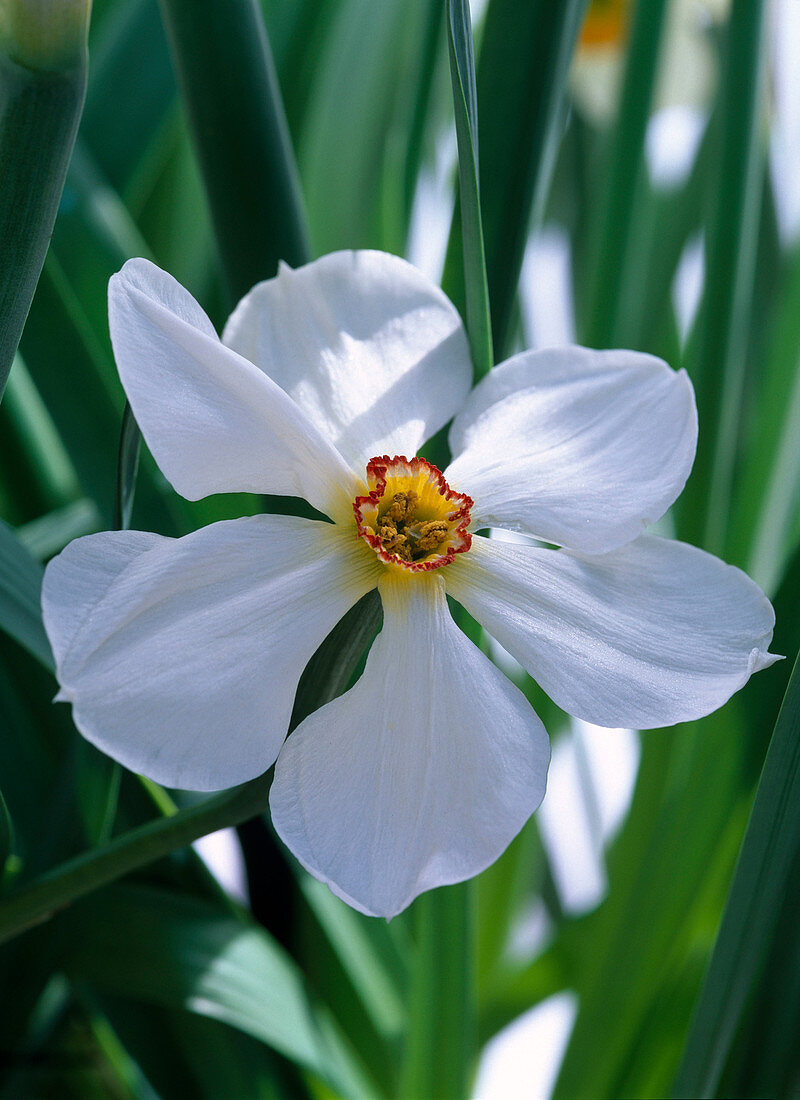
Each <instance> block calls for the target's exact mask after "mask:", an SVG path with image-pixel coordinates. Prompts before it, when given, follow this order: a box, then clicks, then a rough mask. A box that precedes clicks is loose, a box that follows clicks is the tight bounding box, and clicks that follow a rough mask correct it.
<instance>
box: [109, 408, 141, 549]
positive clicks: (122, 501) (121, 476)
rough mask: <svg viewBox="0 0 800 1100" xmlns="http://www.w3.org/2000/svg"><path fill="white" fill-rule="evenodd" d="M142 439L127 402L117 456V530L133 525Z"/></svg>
mask: <svg viewBox="0 0 800 1100" xmlns="http://www.w3.org/2000/svg"><path fill="white" fill-rule="evenodd" d="M141 439H142V436H141V432H140V431H139V425H138V424H137V423H136V420H135V419H134V416H133V409H132V408H131V406H130V404H129V403H128V402H126V403H125V412H124V413H123V414H122V430H121V432H120V437H119V455H118V456H117V494H116V497H115V499H114V529H115V530H117V531H127V530H128V528H129V527H130V525H131V512H132V511H133V494H134V491H135V489H136V474H137V472H138V469H139V445H140V443H141Z"/></svg>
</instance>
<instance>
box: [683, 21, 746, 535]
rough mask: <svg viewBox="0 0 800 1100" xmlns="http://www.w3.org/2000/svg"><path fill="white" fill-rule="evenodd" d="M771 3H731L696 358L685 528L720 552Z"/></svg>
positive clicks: (738, 388)
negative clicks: (696, 429) (695, 435)
mask: <svg viewBox="0 0 800 1100" xmlns="http://www.w3.org/2000/svg"><path fill="white" fill-rule="evenodd" d="M766 11H767V5H766V4H764V3H763V0H734V3H733V6H732V9H731V17H730V22H729V25H728V43H727V50H726V56H725V76H724V80H723V96H722V99H721V103H720V109H721V117H720V128H721V150H720V156H719V160H718V164H717V174H716V179H715V180H714V181H713V185H714V208H713V212H712V217H711V219H710V224H709V232H708V245H707V261H706V276H705V290H704V295H703V301H702V303H701V307H700V314H699V317H698V322H697V331H696V339H693V340H692V342H691V345H690V349H689V353H688V354H687V363H686V365H687V368H688V370H689V374H690V375H691V377H692V381H693V382H694V385H695V393H696V396H697V410H698V416H699V420H700V424H701V425H702V429H701V432H700V438H699V441H698V447H697V458H696V460H695V464H694V469H693V471H692V475H691V477H690V479H689V482H688V484H687V486H686V489H685V490H684V492H683V495H682V496H681V498H680V501H679V502H678V518H679V520H680V522H681V527H680V533H681V536H682V537H685V538H687V539H688V541H690V542H699V543H702V545H703V546H704V547H705V548H706V549H707V550H711V551H712V552H714V553H720V552H721V551H722V549H723V547H724V545H725V540H726V533H727V527H728V522H729V514H730V506H731V496H732V490H733V473H734V465H735V462H736V456H737V448H738V442H739V433H740V428H741V423H740V421H741V409H742V393H743V386H744V367H745V355H746V348H747V339H746V334H747V326H748V319H749V315H750V308H751V304H752V296H753V279H754V271H755V260H756V248H757V235H758V216H759V210H760V199H761V182H762V179H763V171H762V145H761V134H760V127H761V119H762V115H763V106H764V95H765V93H766V72H765V64H764V56H763V55H764V48H763V46H764V40H765V33H764V28H765V19H766Z"/></svg>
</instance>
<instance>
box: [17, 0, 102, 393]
mask: <svg viewBox="0 0 800 1100" xmlns="http://www.w3.org/2000/svg"><path fill="white" fill-rule="evenodd" d="M90 6H91V4H90V0H59V2H58V3H50V4H48V3H37V4H29V3H25V2H24V0H0V398H2V394H3V390H4V389H5V385H6V381H7V379H8V374H9V371H10V370H11V363H12V361H13V359H14V353H15V352H16V350H17V345H18V344H19V339H20V336H21V335H22V329H23V327H24V325H25V319H26V318H27V316H28V310H29V308H30V304H31V300H32V299H33V293H34V291H35V289H36V284H37V282H38V280H39V275H40V273H41V270H42V265H43V264H44V258H45V254H46V252H47V247H48V245H49V243H50V237H51V235H52V232H53V224H54V222H55V219H56V213H57V211H58V204H59V201H60V199H61V192H62V190H63V187H64V177H65V175H66V172H67V165H68V164H69V158H70V155H71V153H72V147H73V144H74V142H75V134H76V131H77V129H78V122H79V120H80V117H81V110H82V108H83V100H84V96H85V94H86V66H87V55H86V35H87V31H88V26H89V11H90Z"/></svg>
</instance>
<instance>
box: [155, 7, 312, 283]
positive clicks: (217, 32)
mask: <svg viewBox="0 0 800 1100" xmlns="http://www.w3.org/2000/svg"><path fill="white" fill-rule="evenodd" d="M161 7H162V13H163V16H164V21H165V25H166V28H167V33H168V36H169V41H170V46H171V49H172V54H173V59H174V62H175V67H176V70H177V74H178V79H179V83H180V86H181V91H182V95H183V99H184V103H185V105H186V110H187V113H188V116H189V122H190V126H191V129H192V132H193V135H194V141H195V146H196V149H197V154H198V159H199V162H200V166H201V169H202V173H203V178H204V180H205V184H206V190H207V193H208V198H209V203H210V206H211V212H212V217H213V221H214V227H215V230H216V234H217V242H218V244H219V249H220V254H221V256H222V261H223V267H224V270H225V275H226V277H227V283H228V289H229V292H230V296H231V299H232V301H234V302H235V301H238V299H239V298H241V297H242V296H243V295H244V294H245V293H246V292H247V291H248V290H249V289H250V287H252V286H253V285H254V284H255V283H257V282H259V281H260V280H261V279H266V278H269V277H271V276H272V275H274V274H275V272H276V270H277V265H278V261H279V260H285V261H286V262H287V263H289V264H290V265H292V266H297V265H299V264H302V263H305V262H306V261H307V260H308V259H310V246H309V243H308V232H307V229H306V223H305V214H304V211H303V206H302V200H301V197H300V189H299V182H298V177H297V168H296V166H295V162H294V154H293V152H292V147H291V141H290V138H289V131H288V127H287V125H286V119H285V116H284V113H283V105H282V102H281V97H280V90H279V88H278V81H277V77H276V75H275V69H274V65H273V62H272V55H271V53H270V49H269V43H268V41H267V34H266V30H265V29H264V23H263V19H262V16H261V11H260V9H259V7H258V4H257V2H256V0H225V2H221V0H162V6H161Z"/></svg>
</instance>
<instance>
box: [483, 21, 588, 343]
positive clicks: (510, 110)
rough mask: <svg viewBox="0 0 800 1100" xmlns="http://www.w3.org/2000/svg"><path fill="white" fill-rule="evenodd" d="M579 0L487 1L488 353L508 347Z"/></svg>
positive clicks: (562, 103) (551, 152) (550, 157)
mask: <svg viewBox="0 0 800 1100" xmlns="http://www.w3.org/2000/svg"><path fill="white" fill-rule="evenodd" d="M585 7H586V3H585V0H564V2H561V3H555V4H554V3H553V2H552V0H526V3H524V4H520V3H518V2H517V0H491V3H490V4H489V7H488V9H487V12H486V21H485V24H484V28H483V39H482V42H481V50H480V56H479V59H478V77H477V86H478V120H479V131H480V142H481V174H480V181H481V206H482V210H483V230H484V240H485V247H486V272H487V281H488V286H489V302H490V304H491V316H492V329H493V333H494V354H495V358H496V359H498V360H499V359H502V358H504V357H505V355H506V354H507V353H508V344H509V337H510V330H511V320H512V316H513V309H514V302H515V299H516V293H517V284H518V282H519V273H520V268H521V267H522V257H523V253H524V251H525V243H526V241H527V239H528V235H529V233H530V231H531V226H532V225H533V226H535V225H537V224H538V223H539V222H540V220H541V217H542V215H543V212H544V202H545V199H546V198H547V192H548V189H549V187H550V182H551V179H552V175H553V170H554V167H555V161H556V154H557V152H558V146H559V142H560V140H561V134H562V130H563V124H564V116H565V114H566V109H567V74H568V70H569V65H570V61H571V60H572V53H573V50H574V47H575V39H576V37H577V34H578V29H579V27H580V22H581V18H582V15H583V11H584V8H585Z"/></svg>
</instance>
